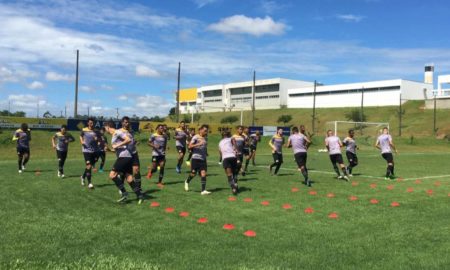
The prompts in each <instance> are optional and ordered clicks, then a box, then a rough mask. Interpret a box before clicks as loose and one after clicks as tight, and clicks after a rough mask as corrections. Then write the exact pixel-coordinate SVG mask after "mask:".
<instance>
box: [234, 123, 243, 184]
mask: <svg viewBox="0 0 450 270" xmlns="http://www.w3.org/2000/svg"><path fill="white" fill-rule="evenodd" d="M243 133H244V127H243V126H237V127H236V134H234V135H233V136H232V137H231V142H232V143H233V145H234V148H235V149H236V158H237V168H236V169H237V170H236V173H235V175H234V181H235V182H236V183H237V182H238V174H239V172H240V171H241V168H242V163H243V161H244V148H245V144H246V141H245V139H246V138H245V136H244V134H243ZM244 175H245V174H244Z"/></svg>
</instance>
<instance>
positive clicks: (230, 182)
mask: <svg viewBox="0 0 450 270" xmlns="http://www.w3.org/2000/svg"><path fill="white" fill-rule="evenodd" d="M227 177H228V184H229V185H230V187H233V186H234V180H233V175H228V176H227Z"/></svg>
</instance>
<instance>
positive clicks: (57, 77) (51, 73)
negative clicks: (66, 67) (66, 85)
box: [45, 71, 75, 81]
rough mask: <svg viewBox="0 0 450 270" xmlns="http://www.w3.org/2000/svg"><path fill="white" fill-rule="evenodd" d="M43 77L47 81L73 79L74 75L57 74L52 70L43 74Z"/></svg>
mask: <svg viewBox="0 0 450 270" xmlns="http://www.w3.org/2000/svg"><path fill="white" fill-rule="evenodd" d="M45 79H46V80H47V81H74V80H75V76H73V75H69V74H59V73H56V72H54V71H48V72H47V73H46V74H45Z"/></svg>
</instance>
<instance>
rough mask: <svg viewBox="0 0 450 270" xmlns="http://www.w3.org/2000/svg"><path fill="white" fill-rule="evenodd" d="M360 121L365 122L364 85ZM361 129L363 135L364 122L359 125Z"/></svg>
mask: <svg viewBox="0 0 450 270" xmlns="http://www.w3.org/2000/svg"><path fill="white" fill-rule="evenodd" d="M360 114H361V115H360V117H359V118H360V121H361V122H364V119H363V118H364V86H363V87H362V89H361V110H360ZM359 131H360V133H361V135H363V129H362V124H360V126H359Z"/></svg>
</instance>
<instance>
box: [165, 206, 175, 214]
mask: <svg viewBox="0 0 450 270" xmlns="http://www.w3.org/2000/svg"><path fill="white" fill-rule="evenodd" d="M165 211H166V213H173V211H175V208H173V207H167V208H166V209H165Z"/></svg>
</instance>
